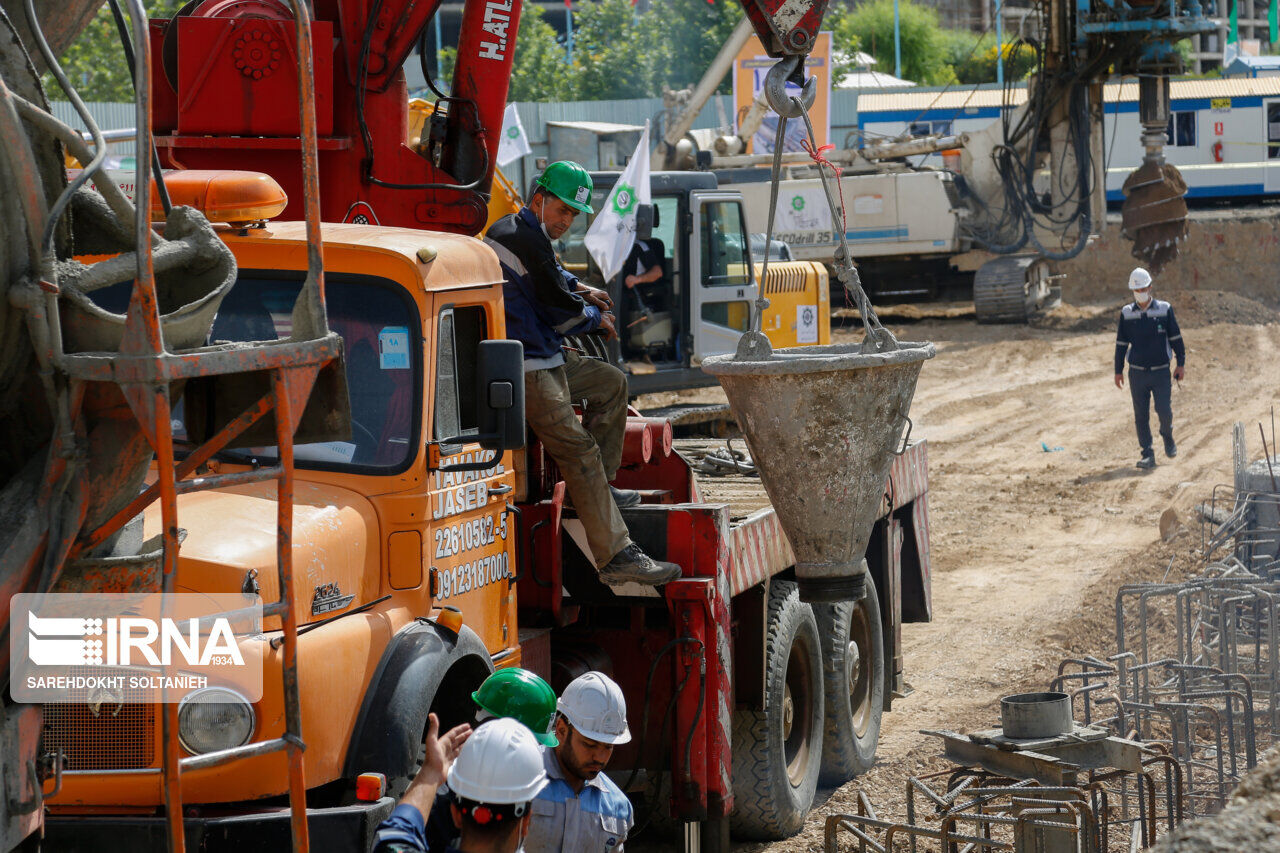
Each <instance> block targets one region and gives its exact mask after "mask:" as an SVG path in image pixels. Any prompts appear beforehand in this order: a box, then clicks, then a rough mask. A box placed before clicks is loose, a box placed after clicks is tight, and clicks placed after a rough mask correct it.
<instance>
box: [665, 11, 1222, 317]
mask: <svg viewBox="0 0 1280 853" xmlns="http://www.w3.org/2000/svg"><path fill="white" fill-rule="evenodd" d="M1037 6H1038V9H1039V12H1040V18H1041V21H1042V26H1041V32H1043V33H1044V34H1045V37H1044V40H1043V42H1041V43H1038V44H1036V45H1034V46H1035V47H1036V50H1037V65H1036V67H1035V70H1034V72H1033V73H1032V75H1031V76H1030V78H1029V80H1028V83H1027V87H1028V93H1027V98H1026V101H1025V103H1024V104H1022V105H1020V106H1017V107H1016V108H1015V107H1014V106H1013V105H1012V98H1008V97H1006V98H1005V102H1006V104H1007V105H1006V106H1005V107H1004V109H1003V110H1002V116H1001V117H1000V118H999V119H997V120H996V121H994V122H993V123H992V124H991V125H989V126H988V127H987V128H986V129H985V130H980V131H970V132H968V133H964V134H957V135H954V136H927V137H915V138H912V137H902V138H897V139H892V140H866V141H864V144H863V145H862V146H861V147H857V148H850V149H846V150H840V151H835V152H830V153H828V154H827V155H826V156H827V158H828V159H829V160H830V161H831V162H833V163H835V164H837V165H838V166H840V167H841V168H842V170H843V177H842V178H841V189H842V193H843V196H844V198H845V199H846V201H847V203H846V207H845V211H844V214H845V217H844V222H830V221H827V220H825V219H821V218H820V219H816V220H811V223H810V224H808V225H805V226H791V227H782V226H779V228H778V229H776V230H779V231H780V232H781V233H780V235H779V236H780V238H781V239H784V240H786V241H788V242H789V243H791V244H792V246H793V248H794V249H795V251H796V254H797V257H800V258H802V259H805V260H820V261H825V262H826V263H828V264H830V263H831V260H832V254H833V252H834V250H835V248H836V246H837V245H838V244H839V240H838V239H837V230H838V229H840V228H842V227H843V228H844V230H845V233H846V237H847V239H848V240H849V241H850V243H851V244H852V246H853V248H854V253H855V255H856V257H857V259H858V261H859V264H860V266H862V268H863V280H864V282H865V283H866V284H867V285H868V290H869V291H870V292H871V293H872V294H875V293H877V292H881V293H912V292H923V293H936V292H937V290H938V288H937V286H936V285H937V279H938V278H939V277H940V276H942V277H945V276H949V275H954V273H953V272H952V270H959V271H961V272H962V273H968V272H975V271H976V272H975V274H974V282H973V297H974V305H975V309H976V312H977V315H978V319H979V321H984V322H1025V321H1026V320H1027V318H1028V317H1029V316H1030V314H1031V312H1032V311H1034V310H1035V309H1036V308H1037V307H1043V306H1044V305H1045V304H1046V303H1048V302H1049V301H1050V300H1051V298H1052V294H1053V291H1054V288H1052V287H1051V282H1052V279H1053V278H1054V276H1053V274H1052V272H1051V266H1052V264H1053V263H1054V262H1055V261H1063V260H1067V259H1070V258H1072V257H1074V256H1076V255H1077V254H1079V253H1080V252H1081V251H1083V250H1084V248H1085V246H1086V245H1087V244H1088V242H1089V239H1090V237H1091V236H1093V235H1095V234H1096V233H1097V232H1098V230H1099V229H1100V227H1101V225H1102V223H1103V222H1104V220H1105V212H1106V200H1105V194H1104V191H1105V186H1104V174H1105V173H1104V160H1105V152H1104V150H1103V127H1102V93H1103V83H1104V81H1105V80H1106V79H1107V78H1108V77H1111V76H1115V75H1136V76H1137V77H1138V80H1139V112H1140V118H1141V123H1142V127H1143V131H1142V140H1141V141H1142V144H1143V147H1144V149H1145V154H1144V158H1143V163H1142V165H1141V166H1140V167H1139V168H1138V169H1137V170H1135V171H1134V172H1133V173H1132V174H1131V175H1130V176H1129V178H1128V180H1127V181H1126V183H1125V185H1124V193H1125V201H1124V205H1123V208H1122V217H1123V234H1124V235H1125V236H1126V237H1127V238H1128V239H1130V240H1132V241H1133V255H1134V257H1135V258H1137V259H1138V260H1139V261H1140V262H1141V263H1143V264H1144V265H1146V266H1147V267H1148V268H1149V269H1150V270H1151V271H1152V272H1153V273H1157V272H1159V271H1160V270H1161V269H1163V268H1164V267H1165V266H1166V265H1167V264H1169V263H1170V262H1172V261H1173V260H1174V259H1175V258H1176V257H1177V253H1178V243H1179V242H1180V241H1181V240H1183V239H1184V238H1185V236H1186V216H1187V206H1186V201H1185V199H1184V194H1185V192H1186V185H1185V183H1184V182H1183V179H1182V176H1181V175H1180V174H1179V173H1178V170H1177V169H1176V168H1174V167H1173V166H1172V165H1169V164H1167V163H1165V161H1164V153H1163V152H1164V145H1165V144H1166V142H1167V141H1168V140H1167V139H1166V138H1165V134H1166V127H1167V125H1168V122H1169V77H1170V76H1171V75H1175V74H1177V73H1179V72H1180V71H1181V70H1182V68H1181V60H1180V57H1179V55H1178V53H1177V51H1176V50H1175V49H1174V45H1175V44H1176V43H1177V42H1178V41H1179V40H1181V39H1184V38H1188V37H1190V36H1192V35H1194V34H1197V33H1206V32H1212V31H1214V29H1215V28H1216V25H1217V23H1216V21H1214V20H1213V19H1211V18H1210V17H1209V15H1211V14H1212V13H1213V7H1212V5H1211V4H1202V3H1200V2H1199V0H1170V2H1160V3H1152V2H1123V0H1121V2H1107V1H1106V0H1092V2H1088V0H1083V1H1082V2H1078V3H1074V4H1072V3H1067V2H1065V0H1042V2H1040V3H1038V4H1037ZM746 36H747V33H745V32H742V31H735V33H734V34H733V36H732V37H731V39H732V42H731V43H730V44H728V45H726V50H724V51H722V52H721V56H720V57H719V59H720V60H721V61H720V62H718V63H717V64H716V65H713V66H712V68H711V69H709V71H708V74H707V76H706V77H704V79H703V80H702V82H701V83H700V84H699V85H698V86H697V87H695V89H694V90H693V94H692V95H691V96H690V99H689V103H688V105H687V106H686V107H685V108H684V109H683V112H682V113H681V114H680V115H678V116H676V117H675V118H673V120H672V121H670V122H669V123H668V125H667V131H666V133H665V135H664V137H663V140H662V142H661V143H660V144H659V146H658V150H657V151H656V152H655V160H654V161H655V164H658V163H661V166H662V167H664V168H693V167H694V162H695V161H694V157H693V152H692V148H693V144H692V140H691V139H690V138H688V137H687V136H686V134H687V132H688V129H689V127H690V126H691V124H692V119H693V116H694V115H696V113H697V111H698V110H700V109H701V107H702V106H703V104H704V103H705V102H706V99H707V98H708V97H710V94H711V93H712V92H713V91H714V90H715V87H716V85H717V83H718V81H719V79H720V78H721V77H723V75H724V74H725V73H726V72H727V70H728V68H729V63H730V62H731V60H732V57H733V55H734V54H735V53H736V51H737V48H738V47H739V46H740V45H741V44H742V43H743V42H744V41H745V38H746ZM730 48H732V49H730ZM712 77H714V78H715V79H714V80H713V79H710V78H712ZM1007 91H1008V90H1007V89H1006V92H1007ZM761 100H762V99H761V98H757V103H756V104H755V105H754V106H753V108H752V109H751V110H750V111H749V112H748V113H747V115H746V116H745V117H744V119H743V122H742V125H741V126H740V127H738V128H737V132H736V133H735V134H732V135H727V136H723V137H720V138H719V139H716V140H715V144H714V153H712V152H710V151H708V152H703V156H704V158H708V157H709V159H705V161H704V162H705V164H706V165H707V166H709V168H711V169H712V170H713V171H716V172H717V173H718V174H720V175H721V176H722V177H721V183H722V184H727V185H732V186H733V187H734V188H735V189H738V190H740V191H741V192H742V193H743V196H744V198H746V200H747V202H748V208H749V209H751V210H753V211H764V210H765V209H767V201H768V198H769V184H768V181H767V180H766V177H767V175H766V173H765V171H764V170H763V169H755V170H753V169H751V168H750V167H758V166H763V165H767V164H768V163H769V162H770V161H771V159H772V157H771V156H770V155H767V154H753V155H752V154H742V153H740V152H742V151H744V150H745V148H746V145H747V144H748V141H749V140H750V139H751V138H752V136H753V135H754V134H755V132H756V130H757V129H758V127H759V126H760V123H761V121H762V120H763V118H764V116H765V112H764V110H763V109H761V108H760V107H761ZM933 152H943V153H944V163H945V166H944V167H943V168H942V169H934V168H915V167H913V166H912V165H910V163H909V162H908V158H910V157H912V156H915V155H918V154H928V153H933ZM948 155H949V156H948ZM782 162H783V165H784V166H785V167H786V171H787V175H788V177H787V179H786V180H785V181H784V183H783V185H782V192H783V194H784V197H786V195H787V194H788V193H790V194H792V195H797V196H798V195H799V194H801V193H803V192H805V191H806V190H812V189H814V188H816V187H817V186H818V180H817V179H816V177H815V176H814V171H815V169H817V168H819V167H817V166H815V165H814V164H813V163H812V162H811V161H810V159H809V157H808V155H806V154H805V153H803V152H788V153H786V154H784V155H783V161H782ZM859 197H864V201H866V202H867V203H866V204H865V205H863V204H859V203H857V200H858V199H859ZM778 221H779V220H776V219H775V223H777V222H778ZM768 224H769V223H765V222H762V221H760V220H755V221H753V222H752V223H751V227H752V228H753V229H754V230H760V231H763V230H765V228H766V226H767V225H768ZM911 279H928V281H926V282H925V283H924V285H923V286H920V285H916V284H912V283H911V282H910V280H911ZM837 295H838V294H837Z"/></svg>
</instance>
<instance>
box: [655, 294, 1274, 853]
mask: <svg viewBox="0 0 1280 853" xmlns="http://www.w3.org/2000/svg"><path fill="white" fill-rule="evenodd" d="M1161 297H1162V298H1170V299H1171V301H1172V302H1173V304H1174V306H1175V310H1176V311H1177V312H1178V315H1179V318H1180V321H1181V323H1182V327H1183V330H1184V337H1185V340H1186V342H1187V348H1188V355H1187V377H1186V379H1185V380H1184V381H1183V382H1182V383H1181V387H1180V388H1178V387H1175V388H1174V391H1173V408H1174V428H1175V435H1176V437H1177V442H1178V449H1179V455H1178V457H1177V458H1176V459H1171V460H1167V459H1165V458H1164V457H1163V455H1162V454H1159V453H1158V459H1159V463H1160V464H1159V467H1157V468H1156V469H1155V470H1154V471H1150V472H1142V471H1139V470H1137V469H1136V468H1134V466H1133V463H1134V462H1135V461H1136V460H1137V458H1138V447H1137V442H1136V440H1135V438H1134V429H1133V419H1132V409H1131V404H1130V399H1129V393H1128V391H1127V390H1123V391H1122V390H1118V389H1117V388H1115V386H1114V385H1113V383H1112V367H1111V360H1112V355H1113V352H1114V340H1115V336H1114V332H1113V331H1112V330H1113V328H1114V326H1113V324H1114V322H1115V319H1114V318H1115V311H1116V310H1118V307H1119V305H1118V304H1116V305H1086V306H1078V307H1077V306H1069V305H1064V306H1063V307H1062V308H1060V309H1058V310H1057V311H1055V312H1053V313H1052V314H1050V315H1048V316H1046V317H1043V318H1040V319H1038V320H1037V321H1036V322H1035V323H1034V324H1033V325H1032V326H1030V327H1015V326H979V325H977V324H976V323H975V322H974V320H973V318H972V315H971V314H967V313H966V312H965V311H964V310H963V309H962V308H958V307H957V306H940V307H935V308H924V309H922V308H919V307H908V308H907V309H906V310H886V311H885V312H884V314H885V323H886V325H887V326H889V327H890V328H891V329H893V330H894V331H895V332H896V333H897V334H898V335H899V337H901V338H903V339H910V340H931V341H934V342H935V343H936V344H937V349H938V354H937V357H936V358H935V359H934V360H933V361H931V362H929V363H927V364H926V365H925V367H924V370H923V372H922V374H921V377H920V384H919V388H918V390H917V392H916V397H915V403H914V405H913V408H912V412H911V414H912V418H913V419H914V420H915V433H914V434H915V435H916V436H924V437H926V438H927V439H928V441H929V462H930V466H929V467H930V471H929V476H930V492H929V509H930V516H931V521H932V528H931V536H932V565H933V605H934V621H933V622H932V623H930V624H924V625H907V626H904V628H903V639H904V643H905V655H906V657H905V667H906V677H907V680H908V681H909V682H910V683H911V685H912V686H913V687H914V692H913V693H912V694H911V695H910V696H908V697H907V698H905V699H900V700H897V701H896V702H895V703H894V708H893V711H892V713H889V714H886V715H885V718H884V725H883V728H882V731H881V737H880V748H879V754H878V760H877V763H876V766H875V767H874V768H873V769H872V770H871V771H870V772H869V773H868V774H866V775H865V776H863V777H861V778H859V779H856V780H854V781H853V782H851V783H849V784H848V785H845V786H844V787H842V788H840V789H839V790H836V791H822V792H820V795H819V803H818V805H817V807H816V808H815V809H814V811H813V813H812V814H811V816H810V818H809V820H808V822H807V824H806V826H805V829H804V831H803V832H802V833H801V834H800V835H799V836H797V837H795V838H792V839H788V840H786V841H782V842H777V843H774V844H749V845H748V844H743V845H736V846H735V849H737V850H740V851H766V850H767V851H778V853H784V851H785V853H795V851H802V850H821V849H822V824H823V820H824V819H825V818H826V816H827V815H828V814H832V813H841V812H846V811H855V810H856V805H855V803H856V794H857V791H858V790H863V791H866V792H867V793H868V794H869V796H870V798H871V800H872V802H873V803H875V804H876V805H877V811H878V812H879V813H880V815H881V816H882V817H886V816H890V815H893V816H901V815H902V803H903V793H902V791H903V787H904V785H905V782H906V779H907V777H908V776H910V775H915V774H919V773H923V772H928V771H929V770H931V769H937V768H941V767H942V766H944V765H942V764H941V763H939V762H937V761H936V759H935V758H934V756H935V752H936V750H935V747H934V743H935V742H934V741H932V740H931V739H930V738H927V737H925V736H923V735H921V734H919V730H921V729H939V728H942V729H951V730H954V731H961V732H963V731H970V730H973V729H977V728H985V727H989V726H990V725H992V724H996V723H997V722H998V716H999V698H1000V697H1001V696H1002V695H1007V694H1010V693H1015V692H1019V691H1021V690H1024V689H1045V688H1047V686H1048V681H1049V680H1050V678H1052V674H1053V673H1054V672H1056V667H1057V664H1058V662H1059V661H1060V660H1061V659H1062V658H1064V657H1067V656H1070V655H1073V654H1081V653H1093V654H1106V653H1109V651H1110V650H1111V646H1112V645H1113V642H1114V641H1113V640H1112V639H1111V637H1112V631H1113V629H1112V627H1111V626H1112V624H1113V622H1112V610H1111V607H1112V601H1113V598H1114V593H1115V589H1116V587H1118V586H1119V585H1120V584H1121V583H1128V582H1134V581H1140V580H1159V579H1160V578H1161V577H1162V576H1164V575H1165V574H1166V572H1169V573H1170V576H1173V575H1176V574H1177V573H1178V572H1180V571H1183V572H1185V569H1186V568H1188V567H1190V566H1191V561H1192V557H1193V555H1194V549H1196V548H1197V547H1198V546H1199V544H1200V527H1199V523H1198V521H1197V520H1196V518H1195V514H1194V507H1195V505H1196V504H1197V503H1199V502H1201V501H1203V500H1205V499H1207V498H1208V497H1209V495H1210V492H1211V490H1212V488H1213V486H1214V485H1215V484H1221V483H1228V482H1230V480H1231V425H1232V423H1233V422H1234V421H1236V420H1241V421H1244V422H1245V424H1246V425H1247V426H1248V435H1249V436H1250V440H1251V445H1250V448H1249V452H1250V456H1251V458H1257V457H1259V456H1260V455H1261V447H1260V442H1259V440H1258V438H1257V426H1256V425H1257V424H1258V423H1259V422H1264V423H1266V424H1267V432H1268V440H1270V439H1269V436H1270V431H1271V427H1270V423H1271V410H1272V407H1273V406H1274V407H1276V408H1280V314H1278V313H1277V311H1276V309H1275V307H1271V306H1268V305H1264V304H1261V303H1259V302H1255V301H1253V300H1250V299H1248V298H1246V297H1244V296H1241V295H1239V294H1237V293H1217V292H1209V291H1195V292H1191V293H1183V294H1179V293H1176V292H1174V293H1168V294H1161ZM1264 298H1265V297H1264ZM930 315H932V316H930ZM857 336H858V333H857V332H856V331H855V329H854V327H845V328H842V329H840V330H839V331H837V332H836V337H837V338H838V339H844V340H847V339H851V338H856V337H857ZM719 393H720V392H719V389H706V390H702V391H697V392H690V393H688V394H686V395H684V396H683V397H682V398H681V399H683V400H686V401H687V400H689V399H691V398H697V399H701V400H711V399H715V398H716V396H717V395H718V394H719ZM654 396H655V397H661V398H662V399H655V400H653V401H651V404H654V405H666V404H669V403H670V402H672V399H671V398H672V397H673V396H676V395H654ZM1153 425H1154V417H1153ZM1158 443H1159V442H1158V440H1157V444H1158ZM1169 508H1173V509H1174V510H1175V512H1176V513H1177V514H1178V517H1179V518H1180V520H1181V525H1182V526H1181V528H1180V530H1179V532H1178V533H1177V534H1176V535H1175V536H1173V538H1172V539H1171V540H1170V541H1167V542H1166V541H1162V540H1161V538H1160V533H1159V530H1158V526H1157V525H1158V521H1159V519H1160V516H1161V514H1162V513H1163V512H1164V511H1165V510H1166V509H1169Z"/></svg>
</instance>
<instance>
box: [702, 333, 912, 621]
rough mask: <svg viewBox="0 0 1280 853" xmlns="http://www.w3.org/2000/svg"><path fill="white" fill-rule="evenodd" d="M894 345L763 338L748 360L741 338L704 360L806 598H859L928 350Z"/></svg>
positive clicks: (816, 599)
mask: <svg viewBox="0 0 1280 853" xmlns="http://www.w3.org/2000/svg"><path fill="white" fill-rule="evenodd" d="M748 334H753V333H748ZM754 334H758V333H754ZM760 340H763V336H761V337H760ZM897 346H898V348H897V349H894V350H890V351H887V352H863V349H862V346H861V345H859V344H834V345H831V346H810V347H796V348H788V349H780V350H774V351H772V352H769V347H768V344H767V341H766V342H765V343H764V344H763V346H760V347H757V348H756V349H755V350H754V351H753V354H752V355H750V357H748V358H743V355H744V353H746V352H747V351H748V350H750V349H751V348H749V347H743V346H740V347H739V353H738V355H737V356H736V357H735V356H716V357H714V358H709V359H707V360H706V361H705V362H703V365H702V368H703V370H705V371H707V372H708V373H710V374H712V375H713V376H715V377H716V378H717V379H718V380H719V381H720V384H721V385H722V386H724V390H725V394H726V395H728V398H729V406H730V408H731V409H733V413H734V415H735V416H736V417H737V419H738V424H739V425H740V426H741V427H742V431H743V433H744V434H745V435H746V438H747V443H748V444H749V445H750V446H751V454H752V456H753V458H754V459H755V463H756V466H757V468H758V469H759V471H760V479H761V481H762V482H763V483H764V487H765V490H766V491H767V492H768V493H769V498H770V500H772V501H773V505H774V508H775V509H776V510H777V512H778V518H779V520H780V521H781V522H782V527H783V529H784V530H785V531H786V534H787V538H788V539H789V540H790V541H791V548H792V550H793V551H795V555H796V577H797V580H798V581H799V587H800V597H801V599H803V600H805V601H839V600H847V599H855V600H856V599H858V598H861V597H862V591H863V587H864V583H865V577H864V573H865V569H863V568H862V565H861V563H862V556H863V552H864V551H866V547H867V539H868V537H869V536H870V531H871V524H872V521H873V519H874V516H875V512H876V508H877V507H878V506H879V505H880V500H881V498H882V497H883V495H884V488H885V480H886V478H887V477H888V476H889V466H890V464H891V463H892V461H893V454H894V452H895V450H896V449H897V445H898V443H899V442H900V441H901V440H902V435H903V429H904V427H905V426H906V424H907V412H908V410H909V409H910V407H911V398H912V396H913V395H914V394H915V389H916V379H917V377H918V376H919V375H920V368H921V366H922V365H923V363H924V360H925V359H928V358H932V357H933V355H934V347H933V344H931V343H905V342H904V343H899V344H898V345H897Z"/></svg>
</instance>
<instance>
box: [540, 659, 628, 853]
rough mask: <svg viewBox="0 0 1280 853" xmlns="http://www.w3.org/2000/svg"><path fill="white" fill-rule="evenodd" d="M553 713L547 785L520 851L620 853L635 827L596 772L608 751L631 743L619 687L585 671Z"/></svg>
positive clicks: (623, 803)
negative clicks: (555, 743) (555, 742)
mask: <svg viewBox="0 0 1280 853" xmlns="http://www.w3.org/2000/svg"><path fill="white" fill-rule="evenodd" d="M556 708H557V710H558V712H559V713H558V714H557V716H556V737H557V738H558V739H559V741H560V745H559V746H557V747H556V748H555V749H549V748H548V749H544V750H543V759H544V764H543V767H544V769H545V770H546V771H547V784H546V786H545V787H543V788H542V790H541V791H539V792H538V798H537V799H536V800H534V801H533V822H532V823H531V824H530V826H529V837H528V838H527V839H525V850H526V851H528V853H553V851H559V850H563V851H565V853H601V851H609V853H613V851H621V850H622V849H623V845H624V844H625V843H626V840H627V834H628V833H629V832H630V831H631V827H632V826H634V824H635V819H634V816H633V814H632V810H631V801H630V800H628V799H627V797H626V795H625V794H623V793H622V789H621V788H619V787H618V786H617V785H615V784H614V783H613V781H612V780H611V779H610V778H609V777H608V776H605V775H604V774H603V772H602V771H603V770H604V768H605V767H606V766H607V765H608V763H609V759H610V758H611V757H612V756H613V748H614V746H616V745H618V744H623V743H627V742H629V741H630V740H631V730H630V729H628V728H627V702H626V699H624V698H623V696H622V688H620V687H619V686H618V685H617V684H616V683H615V682H614V681H613V679H611V678H609V677H608V676H607V675H605V674H604V673H601V672H587V673H584V674H583V675H580V676H578V677H577V678H575V679H574V680H573V681H571V682H569V686H568V687H566V688H565V689H564V693H563V694H561V696H560V701H559V703H557V705H556Z"/></svg>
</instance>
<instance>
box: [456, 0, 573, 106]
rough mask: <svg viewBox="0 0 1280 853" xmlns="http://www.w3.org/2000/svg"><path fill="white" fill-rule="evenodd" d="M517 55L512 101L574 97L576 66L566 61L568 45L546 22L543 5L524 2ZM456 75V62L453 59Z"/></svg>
mask: <svg viewBox="0 0 1280 853" xmlns="http://www.w3.org/2000/svg"><path fill="white" fill-rule="evenodd" d="M522 6H523V8H522V9H521V11H520V30H519V32H518V33H517V35H516V56H515V59H514V60H513V62H514V64H513V66H512V68H511V88H510V90H509V92H508V94H507V100H508V101H561V100H569V99H570V98H572V97H573V90H574V84H573V77H574V74H573V69H571V68H570V67H569V64H568V62H566V61H565V49H564V45H563V44H561V43H560V40H559V36H558V35H557V34H556V31H555V28H554V27H552V26H551V25H550V24H548V23H547V22H546V20H545V19H544V17H543V15H544V12H543V10H542V7H540V6H536V5H534V4H533V3H523V4H522ZM449 68H450V75H451V76H452V69H453V63H452V61H450V63H449Z"/></svg>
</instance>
